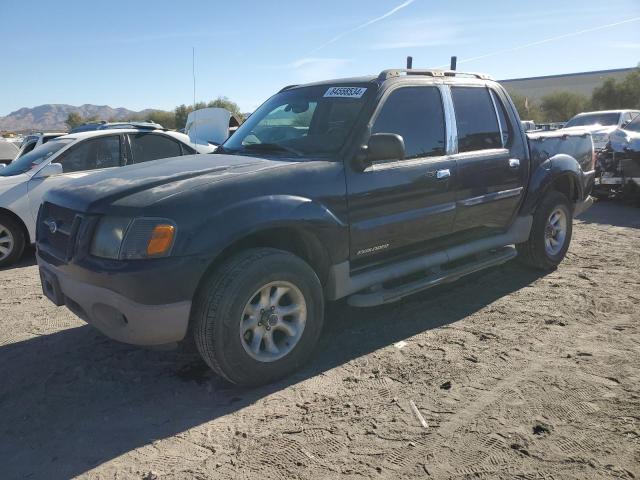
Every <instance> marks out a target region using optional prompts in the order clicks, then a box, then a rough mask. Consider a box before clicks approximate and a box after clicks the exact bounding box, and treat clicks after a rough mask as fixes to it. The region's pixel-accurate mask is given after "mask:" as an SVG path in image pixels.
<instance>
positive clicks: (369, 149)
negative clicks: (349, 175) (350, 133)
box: [356, 133, 404, 170]
mask: <svg viewBox="0 0 640 480" xmlns="http://www.w3.org/2000/svg"><path fill="white" fill-rule="evenodd" d="M403 159H404V139H403V138H402V137H401V136H400V135H398V134H396V133H374V134H373V135H371V136H370V137H369V141H368V142H367V145H366V146H365V147H363V148H362V150H361V151H360V152H359V153H358V155H357V156H356V162H357V163H358V164H359V166H360V168H362V169H363V170H364V169H365V168H366V167H368V166H369V165H371V164H372V163H373V162H378V161H381V160H403Z"/></svg>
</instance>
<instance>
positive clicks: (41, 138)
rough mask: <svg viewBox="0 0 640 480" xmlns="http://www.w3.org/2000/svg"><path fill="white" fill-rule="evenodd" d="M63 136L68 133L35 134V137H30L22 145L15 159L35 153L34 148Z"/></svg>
mask: <svg viewBox="0 0 640 480" xmlns="http://www.w3.org/2000/svg"><path fill="white" fill-rule="evenodd" d="M63 135H66V132H47V133H34V134H33V135H28V136H26V137H25V138H24V140H23V141H22V143H21V144H20V149H19V151H18V154H17V155H16V157H15V158H20V157H21V156H23V155H26V154H27V153H29V152H31V151H33V149H34V148H38V147H39V146H40V145H44V144H45V143H47V142H48V141H49V140H53V139H54V138H58V137H62V136H63Z"/></svg>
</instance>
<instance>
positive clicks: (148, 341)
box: [38, 255, 191, 345]
mask: <svg viewBox="0 0 640 480" xmlns="http://www.w3.org/2000/svg"><path fill="white" fill-rule="evenodd" d="M38 265H39V267H40V279H41V282H42V290H43V292H44V294H45V295H46V296H47V297H48V298H49V299H50V300H51V301H53V302H54V303H55V304H56V305H58V306H62V305H66V306H67V308H69V310H71V311H72V312H73V313H75V314H76V315H78V317H80V318H81V319H83V320H84V321H86V322H87V323H89V324H91V325H93V326H94V327H96V328H97V329H98V330H100V331H101V332H102V333H104V334H105V335H107V336H108V337H110V338H113V339H114V340H118V341H121V342H125V343H131V344H135V345H163V344H167V343H173V342H177V341H180V340H182V339H183V338H184V337H185V335H186V332H187V326H188V324H189V315H190V312H191V301H190V300H187V301H179V302H173V303H167V304H154V305H147V304H142V303H138V302H136V301H133V300H131V299H129V298H127V297H125V296H124V295H122V294H120V293H117V292H114V291H112V290H110V289H108V288H105V287H102V286H98V285H94V284H90V283H87V282H83V281H81V280H78V279H76V278H74V277H71V276H70V275H67V274H66V273H65V272H64V271H63V270H62V269H60V268H57V267H55V266H54V265H52V264H50V263H47V262H46V261H44V260H43V259H42V257H40V256H39V255H38Z"/></svg>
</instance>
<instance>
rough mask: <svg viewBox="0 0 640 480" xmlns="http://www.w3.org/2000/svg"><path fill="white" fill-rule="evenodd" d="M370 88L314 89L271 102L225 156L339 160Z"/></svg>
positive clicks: (281, 95) (231, 141)
mask: <svg viewBox="0 0 640 480" xmlns="http://www.w3.org/2000/svg"><path fill="white" fill-rule="evenodd" d="M373 94H374V87H373V86H372V85H371V84H367V85H366V86H358V85H349V86H327V85H324V86H314V87H303V88H294V89H291V90H286V91H284V92H281V93H278V94H277V95H275V96H273V97H271V98H270V99H269V100H267V102H266V103H264V104H263V105H262V106H260V108H258V109H257V110H256V111H255V112H254V113H253V114H252V115H251V116H250V117H249V118H248V119H247V121H246V122H244V123H243V124H242V125H241V126H240V127H239V128H238V130H237V131H236V133H234V134H233V135H232V136H231V137H230V138H229V139H228V140H227V141H226V142H225V143H224V144H223V148H222V152H223V153H236V152H242V153H243V154H245V153H251V152H261V153H264V152H269V153H273V154H282V155H284V156H292V155H293V156H314V155H320V156H325V155H333V154H335V153H337V152H338V150H339V149H340V148H341V147H342V145H343V144H344V142H345V140H346V138H347V136H348V135H349V133H351V130H352V128H353V126H354V124H355V122H356V119H357V117H358V115H359V113H360V111H361V110H362V106H363V105H364V103H365V100H366V98H369V96H370V95H373Z"/></svg>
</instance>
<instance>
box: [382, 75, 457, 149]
mask: <svg viewBox="0 0 640 480" xmlns="http://www.w3.org/2000/svg"><path fill="white" fill-rule="evenodd" d="M371 133H372V134H373V133H395V134H398V135H400V136H401V137H402V138H403V139H404V148H405V159H411V158H419V157H432V156H439V155H444V153H445V123H444V108H443V106H442V96H441V95H440V90H438V88H437V87H403V88H398V89H397V90H394V91H393V92H391V94H390V95H389V96H388V97H387V100H386V101H385V103H384V105H383V106H382V109H381V110H380V113H379V115H378V116H377V118H376V120H375V122H374V124H373V127H372V129H371Z"/></svg>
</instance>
